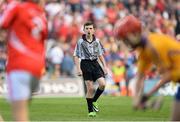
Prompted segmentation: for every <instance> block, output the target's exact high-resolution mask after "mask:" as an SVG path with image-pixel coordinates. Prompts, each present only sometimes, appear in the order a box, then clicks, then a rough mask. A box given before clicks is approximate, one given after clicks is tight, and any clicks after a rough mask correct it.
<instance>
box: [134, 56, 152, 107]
mask: <svg viewBox="0 0 180 122" xmlns="http://www.w3.org/2000/svg"><path fill="white" fill-rule="evenodd" d="M137 66H138V72H137V76H136V84H135V93H134V97H133V105H134V107H138V105H139V104H140V102H141V101H140V100H141V97H142V94H143V91H144V80H145V77H146V72H147V71H148V70H149V69H150V67H151V66H152V63H151V59H150V58H148V57H147V56H146V55H145V54H144V53H141V54H140V55H139V57H138V65H137Z"/></svg>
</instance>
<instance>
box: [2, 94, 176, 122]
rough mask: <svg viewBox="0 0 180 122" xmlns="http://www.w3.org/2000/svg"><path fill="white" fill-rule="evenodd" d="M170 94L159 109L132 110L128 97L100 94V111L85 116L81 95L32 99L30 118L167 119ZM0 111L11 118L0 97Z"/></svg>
mask: <svg viewBox="0 0 180 122" xmlns="http://www.w3.org/2000/svg"><path fill="white" fill-rule="evenodd" d="M172 99H173V98H172V97H165V100H164V104H163V107H162V109H161V110H159V111H154V110H146V111H134V110H133V109H132V106H131V99H130V98H129V97H109V96H103V97H101V98H100V99H99V101H98V103H99V107H100V112H99V113H98V114H97V117H95V118H89V117H87V107H86V100H85V99H84V98H83V97H82V98H34V99H33V101H32V102H31V104H30V109H29V111H30V120H31V121H168V120H169V116H170V111H171V110H170V109H171V103H172ZM0 113H1V114H2V116H3V118H4V120H5V121H12V116H11V112H10V108H9V105H8V103H7V102H6V100H4V99H2V98H1V99H0Z"/></svg>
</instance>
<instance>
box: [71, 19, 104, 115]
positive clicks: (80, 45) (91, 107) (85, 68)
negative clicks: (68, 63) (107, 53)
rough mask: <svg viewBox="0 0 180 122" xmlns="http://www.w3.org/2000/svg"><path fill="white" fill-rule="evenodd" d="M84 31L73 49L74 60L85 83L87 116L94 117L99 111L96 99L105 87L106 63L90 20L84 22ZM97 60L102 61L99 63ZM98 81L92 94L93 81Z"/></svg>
mask: <svg viewBox="0 0 180 122" xmlns="http://www.w3.org/2000/svg"><path fill="white" fill-rule="evenodd" d="M83 30H84V33H85V34H83V35H82V37H81V38H80V39H79V40H78V42H77V45H76V48H75V50H74V62H75V65H76V68H77V72H78V75H79V76H83V79H84V81H85V84H86V88H87V92H86V100H87V105H88V111H89V113H88V116H89V117H95V116H96V112H98V111H99V109H98V104H97V99H98V98H99V97H100V95H101V94H102V93H103V91H104V89H105V85H106V83H105V79H104V76H105V75H106V74H107V68H106V63H105V60H104V57H103V54H104V48H103V46H102V45H101V43H100V41H99V39H97V38H96V37H95V35H94V33H95V27H94V24H93V23H92V22H86V23H85V24H84V28H83ZM98 60H99V61H100V62H101V63H102V67H101V66H100V65H99V63H98ZM96 81H97V82H98V84H99V87H98V88H97V90H96V92H95V94H94V86H93V83H94V82H96Z"/></svg>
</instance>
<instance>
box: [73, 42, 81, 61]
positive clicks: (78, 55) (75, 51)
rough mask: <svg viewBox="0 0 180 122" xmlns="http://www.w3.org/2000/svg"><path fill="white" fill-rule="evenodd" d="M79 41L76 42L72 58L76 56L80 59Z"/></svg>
mask: <svg viewBox="0 0 180 122" xmlns="http://www.w3.org/2000/svg"><path fill="white" fill-rule="evenodd" d="M80 41H81V40H79V41H78V42H77V44H76V47H75V49H74V54H73V56H77V57H79V58H80V57H81V48H80V44H81V43H80Z"/></svg>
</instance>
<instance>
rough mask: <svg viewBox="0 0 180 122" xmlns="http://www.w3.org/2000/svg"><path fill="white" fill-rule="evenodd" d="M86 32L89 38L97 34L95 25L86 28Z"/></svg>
mask: <svg viewBox="0 0 180 122" xmlns="http://www.w3.org/2000/svg"><path fill="white" fill-rule="evenodd" d="M84 32H85V34H86V35H88V36H91V35H93V34H94V32H95V30H94V27H93V25H88V26H85V27H84Z"/></svg>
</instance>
